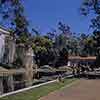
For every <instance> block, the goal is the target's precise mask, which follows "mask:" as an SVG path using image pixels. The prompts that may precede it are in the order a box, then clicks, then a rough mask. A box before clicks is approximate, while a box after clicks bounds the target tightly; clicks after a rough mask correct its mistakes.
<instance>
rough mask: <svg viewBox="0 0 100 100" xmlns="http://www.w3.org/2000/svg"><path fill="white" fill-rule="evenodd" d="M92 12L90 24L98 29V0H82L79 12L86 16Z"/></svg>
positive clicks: (99, 17) (99, 23)
mask: <svg viewBox="0 0 100 100" xmlns="http://www.w3.org/2000/svg"><path fill="white" fill-rule="evenodd" d="M90 13H92V14H94V15H95V17H94V18H93V19H91V23H92V24H91V25H90V27H92V28H93V29H94V30H100V0H84V1H83V3H82V6H81V14H82V15H85V16H87V15H88V14H90Z"/></svg>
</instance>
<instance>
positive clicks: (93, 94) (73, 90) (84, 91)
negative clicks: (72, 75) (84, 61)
mask: <svg viewBox="0 0 100 100" xmlns="http://www.w3.org/2000/svg"><path fill="white" fill-rule="evenodd" d="M40 100H100V80H85V79H81V80H80V81H79V82H77V83H76V84H74V85H73V86H71V87H68V88H67V87H66V88H64V89H62V90H59V91H56V92H53V93H50V94H49V95H48V96H45V97H43V98H41V99H40Z"/></svg>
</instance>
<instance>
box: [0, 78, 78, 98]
mask: <svg viewBox="0 0 100 100" xmlns="http://www.w3.org/2000/svg"><path fill="white" fill-rule="evenodd" d="M75 80H76V79H64V83H60V82H54V83H50V84H47V85H44V86H41V87H38V88H34V89H31V90H28V91H25V92H22V93H18V94H15V95H11V96H7V97H4V98H0V100H38V99H39V98H40V97H43V96H46V95H48V94H49V93H50V92H53V91H55V90H59V89H60V88H62V87H64V86H66V85H68V84H70V83H72V82H73V81H75Z"/></svg>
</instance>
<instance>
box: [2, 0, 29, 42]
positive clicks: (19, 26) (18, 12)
mask: <svg viewBox="0 0 100 100" xmlns="http://www.w3.org/2000/svg"><path fill="white" fill-rule="evenodd" d="M0 15H1V17H0V18H1V21H2V22H3V25H7V27H8V28H11V29H12V30H13V33H14V34H15V35H17V37H21V38H20V39H21V40H22V41H23V40H24V42H25V41H26V40H27V39H26V40H25V38H27V37H28V36H29V35H30V34H29V32H28V28H27V27H28V21H27V19H26V17H25V16H24V6H23V4H22V0H0Z"/></svg>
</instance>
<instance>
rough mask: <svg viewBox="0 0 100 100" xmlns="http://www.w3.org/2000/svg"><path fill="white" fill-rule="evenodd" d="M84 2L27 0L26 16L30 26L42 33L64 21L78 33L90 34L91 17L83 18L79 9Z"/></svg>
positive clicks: (78, 0) (73, 0)
mask: <svg viewBox="0 0 100 100" xmlns="http://www.w3.org/2000/svg"><path fill="white" fill-rule="evenodd" d="M82 1H83V0H25V15H26V16H27V18H28V20H29V21H30V26H31V27H35V28H37V29H39V30H40V31H41V32H42V33H45V32H48V31H50V30H52V29H53V28H57V23H58V22H59V21H62V22H63V23H65V24H67V25H69V26H70V27H71V30H72V31H73V32H76V33H80V32H81V33H89V32H90V31H89V30H88V28H89V25H90V20H89V18H90V17H83V16H81V15H80V13H79V8H80V5H81V3H82Z"/></svg>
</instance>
